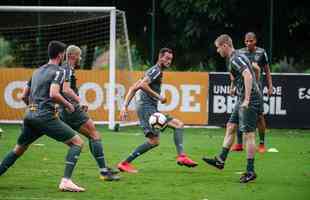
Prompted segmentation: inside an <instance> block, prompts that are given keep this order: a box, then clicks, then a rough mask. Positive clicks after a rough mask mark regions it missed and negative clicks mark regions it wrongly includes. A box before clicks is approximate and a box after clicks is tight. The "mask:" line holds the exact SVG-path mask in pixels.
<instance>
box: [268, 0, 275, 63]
mask: <svg viewBox="0 0 310 200" xmlns="http://www.w3.org/2000/svg"><path fill="white" fill-rule="evenodd" d="M273 3H274V2H273V0H270V17H269V59H270V64H271V63H272V45H273Z"/></svg>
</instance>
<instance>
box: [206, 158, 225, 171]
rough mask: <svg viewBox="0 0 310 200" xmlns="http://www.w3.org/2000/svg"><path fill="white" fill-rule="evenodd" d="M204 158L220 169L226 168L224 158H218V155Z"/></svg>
mask: <svg viewBox="0 0 310 200" xmlns="http://www.w3.org/2000/svg"><path fill="white" fill-rule="evenodd" d="M202 160H203V161H205V162H206V163H207V164H209V165H211V166H213V167H216V168H218V169H224V164H225V163H224V162H223V161H222V160H220V159H218V158H217V157H214V158H207V157H203V158H202Z"/></svg>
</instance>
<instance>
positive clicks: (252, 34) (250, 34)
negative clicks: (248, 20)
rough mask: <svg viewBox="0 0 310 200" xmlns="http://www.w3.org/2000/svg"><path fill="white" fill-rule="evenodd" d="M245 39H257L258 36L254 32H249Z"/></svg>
mask: <svg viewBox="0 0 310 200" xmlns="http://www.w3.org/2000/svg"><path fill="white" fill-rule="evenodd" d="M245 37H252V38H254V39H256V34H255V33H254V32H247V33H246V34H245Z"/></svg>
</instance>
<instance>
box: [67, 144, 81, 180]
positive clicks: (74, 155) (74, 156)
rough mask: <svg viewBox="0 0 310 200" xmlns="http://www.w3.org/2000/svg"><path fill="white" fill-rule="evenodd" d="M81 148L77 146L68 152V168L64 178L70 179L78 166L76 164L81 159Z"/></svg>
mask: <svg viewBox="0 0 310 200" xmlns="http://www.w3.org/2000/svg"><path fill="white" fill-rule="evenodd" d="M81 149H82V148H81V147H80V146H77V145H72V146H71V147H70V149H69V151H68V154H67V157H66V166H65V172H64V178H67V179H70V178H71V176H72V172H73V169H74V167H75V165H76V162H77V161H78V159H79V156H80V153H81Z"/></svg>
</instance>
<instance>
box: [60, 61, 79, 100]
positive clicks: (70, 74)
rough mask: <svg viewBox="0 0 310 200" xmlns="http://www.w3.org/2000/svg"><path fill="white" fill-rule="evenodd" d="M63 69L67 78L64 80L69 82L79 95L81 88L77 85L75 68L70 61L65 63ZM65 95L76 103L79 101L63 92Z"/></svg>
mask: <svg viewBox="0 0 310 200" xmlns="http://www.w3.org/2000/svg"><path fill="white" fill-rule="evenodd" d="M61 67H62V68H63V70H64V71H65V78H64V81H65V82H68V83H69V85H70V88H71V89H72V90H73V91H74V93H75V94H76V95H77V96H79V90H78V87H77V79H76V76H75V70H74V69H72V68H71V67H70V66H69V64H68V63H64V64H63V65H62V66H61ZM62 94H63V96H64V97H65V98H66V100H68V101H69V102H70V103H72V104H76V103H77V102H75V101H74V99H73V98H72V97H70V96H68V95H67V94H65V93H62Z"/></svg>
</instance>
